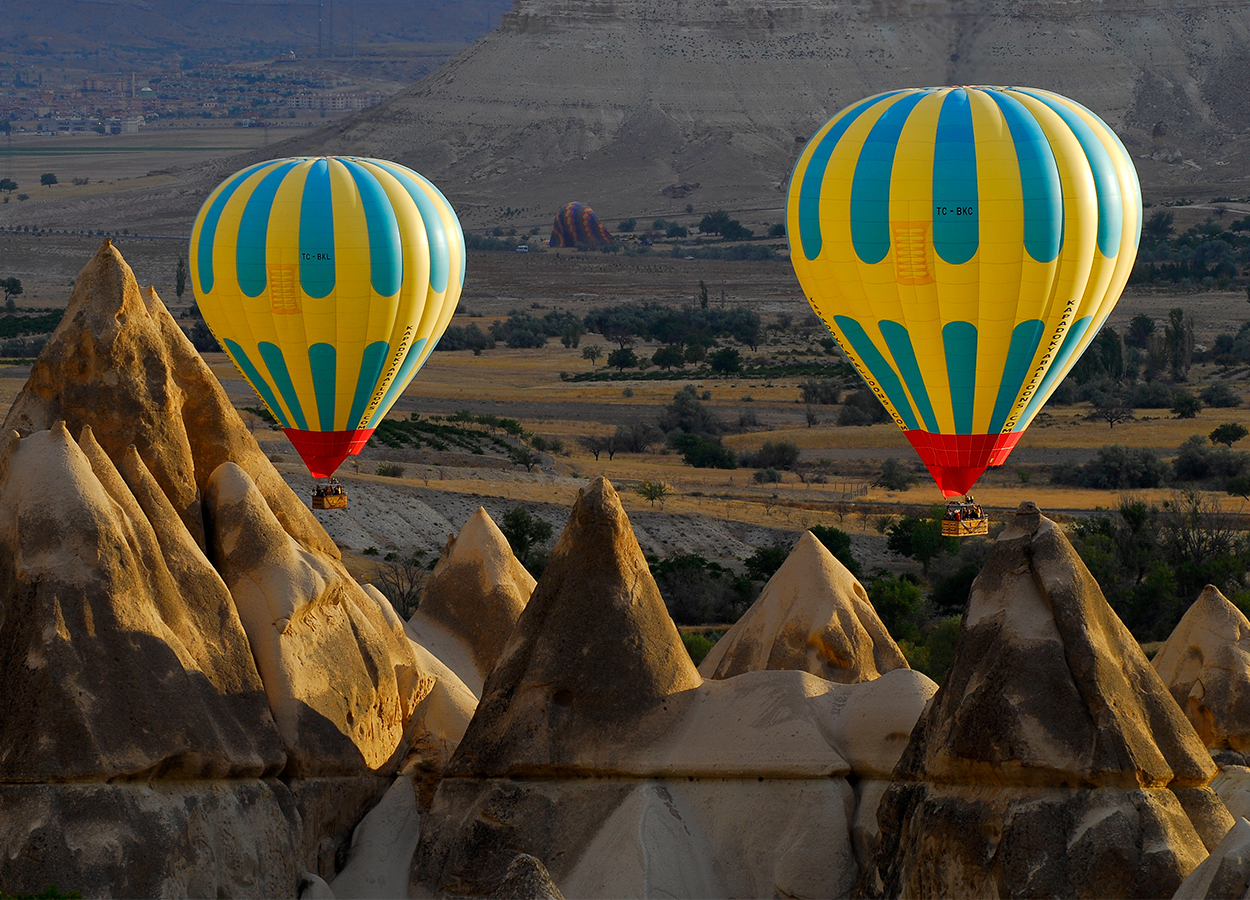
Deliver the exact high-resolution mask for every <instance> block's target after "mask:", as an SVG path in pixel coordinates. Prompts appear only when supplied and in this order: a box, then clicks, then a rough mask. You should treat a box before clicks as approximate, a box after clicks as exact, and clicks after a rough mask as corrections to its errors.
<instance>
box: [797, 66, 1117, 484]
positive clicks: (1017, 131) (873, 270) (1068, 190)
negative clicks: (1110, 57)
mask: <svg viewBox="0 0 1250 900" xmlns="http://www.w3.org/2000/svg"><path fill="white" fill-rule="evenodd" d="M787 233H788V235H789V241H790V258H791V261H792V263H793V265H794V269H795V272H796V274H797V275H798V278H799V282H800V283H801V284H802V286H803V289H804V292H805V293H806V295H807V297H808V299H809V301H810V302H811V305H812V308H813V309H814V310H815V311H816V313H817V315H819V316H820V318H821V320H822V321H823V322H824V324H825V326H826V327H827V328H828V329H829V332H830V333H831V334H832V335H833V337H834V339H835V340H837V342H838V345H839V346H840V347H841V348H842V350H843V352H844V353H845V354H846V356H847V357H848V358H849V359H850V360H851V361H852V363H853V364H854V365H855V367H856V369H857V370H858V371H859V374H860V375H861V376H862V377H863V378H864V380H865V381H866V382H867V383H868V385H869V386H870V387H871V388H872V390H873V391H874V392H875V393H876V395H877V396H878V397H879V398H880V400H881V402H882V403H883V404H884V405H885V407H886V409H887V410H889V412H890V414H891V415H892V416H893V417H894V421H895V422H896V423H897V424H898V426H899V427H900V428H902V429H903V431H904V432H905V433H906V435H907V437H908V439H909V440H910V441H911V443H912V446H913V447H915V449H916V451H917V452H918V453H919V455H920V457H921V458H922V459H923V460H924V462H925V464H926V465H927V466H928V468H929V471H930V473H931V474H932V475H933V477H934V480H935V481H937V484H938V486H939V487H940V488H941V489H942V490H943V492H944V493H945V494H946V495H947V496H951V495H954V494H960V493H965V492H966V491H967V490H968V489H969V488H970V487H971V486H972V484H973V483H975V481H976V480H977V478H979V477H980V475H981V473H982V472H984V471H985V469H986V468H987V467H988V466H991V465H1001V464H1002V463H1003V462H1004V461H1005V460H1006V458H1007V455H1008V454H1009V453H1010V452H1011V450H1012V448H1013V447H1014V446H1015V444H1016V442H1017V441H1018V440H1019V438H1020V435H1021V433H1022V432H1023V431H1024V429H1025V428H1026V427H1028V425H1029V423H1030V422H1031V421H1032V420H1033V418H1034V416H1036V415H1037V413H1038V410H1039V409H1040V408H1041V406H1042V404H1043V403H1045V402H1046V399H1047V398H1048V397H1049V396H1050V394H1051V392H1052V391H1053V390H1054V388H1055V387H1056V386H1057V385H1058V384H1059V382H1060V381H1061V380H1062V379H1063V377H1064V375H1065V374H1067V372H1068V371H1069V370H1070V369H1071V368H1072V366H1073V365H1074V364H1075V363H1076V361H1077V359H1078V358H1079V357H1080V355H1081V353H1082V352H1084V350H1085V348H1086V347H1087V346H1088V345H1089V343H1090V342H1091V341H1092V340H1093V339H1094V337H1095V335H1096V334H1097V333H1098V330H1099V328H1101V327H1102V324H1103V322H1104V321H1105V320H1106V318H1107V316H1108V314H1109V313H1110V312H1111V309H1112V307H1114V305H1115V303H1116V300H1117V299H1118V298H1119V296H1120V292H1121V290H1123V288H1124V284H1125V282H1126V281H1127V280H1128V276H1129V273H1130V271H1131V269H1132V266H1133V260H1134V258H1135V257H1136V254H1137V244H1138V240H1139V238H1140V236H1141V187H1140V185H1139V183H1138V180H1137V173H1136V171H1135V170H1134V168H1133V163H1132V160H1131V159H1130V157H1129V155H1128V153H1127V152H1126V151H1125V149H1124V146H1123V144H1121V142H1120V140H1119V138H1117V137H1116V135H1115V134H1114V132H1112V131H1111V129H1110V128H1108V127H1107V125H1106V124H1105V123H1104V122H1103V121H1102V120H1101V119H1100V118H1098V116H1096V115H1094V114H1093V113H1092V112H1090V111H1089V110H1087V109H1085V108H1084V107H1083V106H1081V105H1080V104H1078V103H1075V102H1073V101H1072V100H1069V99H1067V98H1065V97H1061V96H1059V95H1058V94H1054V93H1050V92H1048V91H1042V90H1034V89H1030V88H1016V87H1010V88H998V87H975V88H974V87H954V88H929V89H914V90H902V91H893V92H890V93H885V94H879V95H877V96H874V97H869V98H868V99H866V100H862V101H860V102H859V103H856V104H854V105H852V106H850V107H848V108H847V109H845V110H843V111H842V112H840V113H839V114H838V115H837V116H835V117H834V118H833V119H831V120H830V121H829V122H828V123H826V124H825V125H824V127H822V128H821V129H820V130H819V131H818V132H817V133H816V135H815V136H814V137H813V138H812V139H811V141H809V142H808V144H807V146H806V148H805V149H804V150H803V153H802V155H801V156H800V157H799V161H798V164H797V166H796V167H795V170H794V174H793V176H792V177H791V180H790V191H789V197H788V202H787Z"/></svg>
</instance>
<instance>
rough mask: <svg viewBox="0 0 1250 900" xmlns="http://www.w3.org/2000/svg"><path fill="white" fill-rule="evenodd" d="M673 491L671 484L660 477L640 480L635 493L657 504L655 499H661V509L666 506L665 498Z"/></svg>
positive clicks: (653, 504)
mask: <svg viewBox="0 0 1250 900" xmlns="http://www.w3.org/2000/svg"><path fill="white" fill-rule="evenodd" d="M672 492H673V488H672V486H671V485H667V484H665V483H664V482H663V481H660V480H659V479H651V478H647V479H645V480H643V481H640V482H638V486H637V487H636V488H634V493H635V494H637V495H638V496H639V497H641V498H642V499H643V500H646V501H647V502H649V503H650V504H651V505H652V506H655V501H657V500H659V501H660V509H663V508H664V500H665V499H666V498H667V497H668V495H669V494H671V493H672Z"/></svg>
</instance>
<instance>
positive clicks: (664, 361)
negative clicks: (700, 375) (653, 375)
mask: <svg viewBox="0 0 1250 900" xmlns="http://www.w3.org/2000/svg"><path fill="white" fill-rule="evenodd" d="M651 362H653V363H655V364H656V365H657V366H659V367H660V368H661V369H671V368H673V366H676V367H677V368H679V369H680V368H682V367H684V366H685V365H686V354H685V353H684V352H683V351H682V349H681V347H678V346H677V345H676V344H667V345H665V346H663V347H660V348H659V349H657V350H656V351H655V353H653V354H651Z"/></svg>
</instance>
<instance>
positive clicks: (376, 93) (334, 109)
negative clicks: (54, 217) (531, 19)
mask: <svg viewBox="0 0 1250 900" xmlns="http://www.w3.org/2000/svg"><path fill="white" fill-rule="evenodd" d="M398 88H399V85H396V84H393V83H376V82H368V83H361V82H360V81H358V80H354V79H352V78H350V77H347V76H344V75H343V74H341V73H338V72H334V71H330V70H329V69H325V68H319V67H317V66H315V65H312V64H309V63H306V62H304V61H303V60H301V59H299V58H297V56H296V55H295V54H294V53H290V54H288V55H287V56H286V57H285V58H279V59H275V60H272V61H270V62H267V63H263V64H256V63H250V64H229V63H228V64H219V65H198V66H196V67H194V68H188V69H175V70H168V71H159V72H141V71H125V72H114V73H109V74H85V75H83V77H82V78H81V79H74V80H71V76H70V75H69V74H68V73H64V72H57V73H51V72H43V71H40V70H39V69H36V68H34V67H24V68H22V69H20V70H18V72H17V73H16V74H15V75H14V76H13V77H12V80H7V79H6V81H5V82H0V122H4V121H8V122H10V123H11V124H10V126H9V127H10V128H11V129H12V130H13V131H14V132H29V133H56V132H70V133H73V132H84V131H96V132H98V133H100V134H123V133H134V132H138V131H140V130H141V129H143V128H145V127H152V126H154V125H157V124H190V122H187V121H185V120H207V122H210V123H211V124H214V125H217V126H221V125H235V126H239V127H258V126H268V125H282V124H294V123H293V122H292V121H291V120H303V121H306V120H308V119H309V118H310V117H326V116H329V115H333V114H343V113H347V112H351V111H354V110H360V109H365V108H367V107H370V106H373V105H374V104H377V103H380V102H381V101H382V100H383V99H385V98H386V97H387V96H389V95H390V94H392V93H394V92H395V91H396V90H398Z"/></svg>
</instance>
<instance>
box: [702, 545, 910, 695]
mask: <svg viewBox="0 0 1250 900" xmlns="http://www.w3.org/2000/svg"><path fill="white" fill-rule="evenodd" d="M906 668H908V665H907V660H906V659H905V658H904V657H903V653H902V651H901V650H899V648H898V645H897V644H895V643H894V639H893V638H891V637H890V633H889V632H888V631H886V628H885V625H883V624H882V622H881V619H879V618H878V617H877V611H876V610H875V609H873V607H872V602H871V601H870V600H869V599H868V594H867V592H866V591H865V590H864V588H863V585H861V584H860V583H859V582H858V581H857V580H856V578H855V576H854V575H852V574H851V573H850V572H849V571H847V568H846V566H844V565H842V563H841V562H839V561H838V559H837V557H835V556H834V555H833V554H832V553H830V552H829V550H828V549H827V548H826V547H825V545H824V544H822V543H821V542H820V541H819V540H817V538H816V536H815V535H814V534H812V533H811V532H810V531H807V532H804V533H803V536H802V537H801V538H799V542H798V544H797V545H796V546H795V548H794V550H792V551H791V552H790V555H789V556H788V557H786V561H785V562H784V563H783V564H782V566H781V568H780V569H778V570H777V572H776V573H775V574H774V575H773V577H772V578H771V579H769V581H768V584H766V585H764V590H763V591H761V592H760V596H759V599H757V600H756V601H755V603H754V604H753V605H752V606H751V608H750V609H748V610H747V611H746V614H745V615H744V616H743V617H742V618H741V619H739V620H738V622H737V624H736V625H734V627H733V628H731V629H729V631H728V632H727V633H726V634H725V636H724V637H722V638H721V639H720V640H719V641H717V642H716V646H714V647H713V648H712V650H711V652H710V653H708V655H707V658H706V659H704V660H703V663H702V665H700V666H699V672H700V673H701V674H702V675H703V676H704V677H705V678H730V677H732V676H734V675H739V674H741V673H743V672H752V671H756V670H759V669H799V670H801V671H804V672H811V673H812V674H813V675H819V676H820V677H822V678H827V679H829V680H830V681H837V682H839V683H842V684H853V683H855V682H859V681H871V680H872V679H874V678H877V677H879V676H881V675H883V674H885V673H886V672H888V671H890V670H891V669H906Z"/></svg>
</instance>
